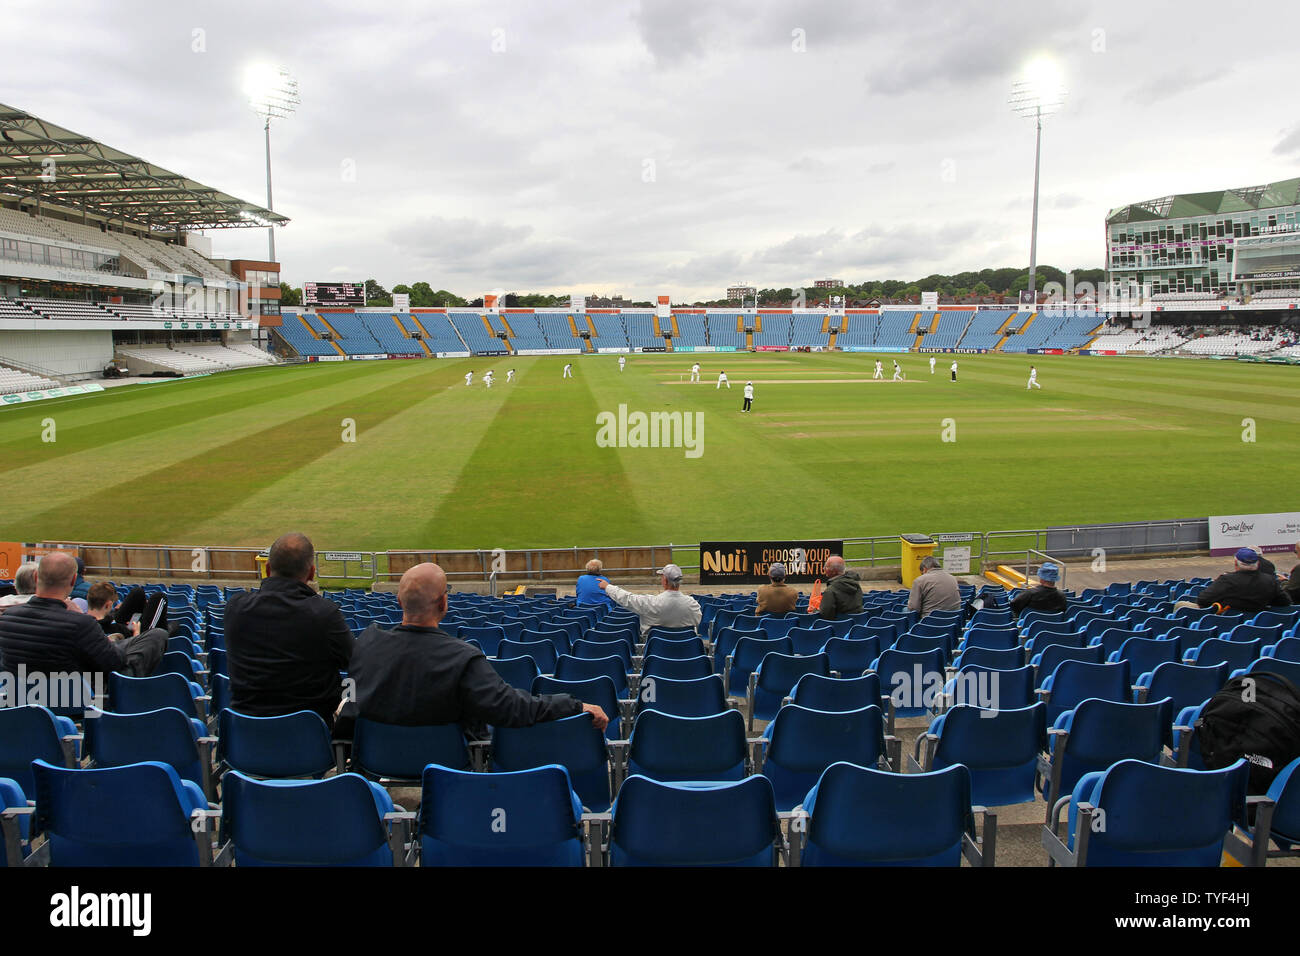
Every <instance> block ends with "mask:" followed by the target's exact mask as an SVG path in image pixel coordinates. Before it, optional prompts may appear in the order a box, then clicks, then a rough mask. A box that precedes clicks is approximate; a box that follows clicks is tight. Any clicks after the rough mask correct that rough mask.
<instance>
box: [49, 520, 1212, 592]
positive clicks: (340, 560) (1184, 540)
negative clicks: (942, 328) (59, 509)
mask: <svg viewBox="0 0 1300 956" xmlns="http://www.w3.org/2000/svg"><path fill="white" fill-rule="evenodd" d="M1207 533H1208V532H1207V525H1206V519H1204V518H1201V519H1184V520H1177V521H1148V522H1128V523H1117V524H1101V525H1078V526H1073V527H1070V526H1066V527H1056V528H1026V529H1020V530H1008V531H986V532H977V531H971V532H964V533H953V532H946V533H940V534H932V535H930V537H931V538H933V539H935V543H936V550H941V548H942V546H943V545H945V544H947V545H959V546H962V547H967V546H969V547H970V549H971V555H970V557H971V568H972V572H973V573H978V569H979V568H980V567H982V566H985V565H988V564H997V563H1005V564H1008V565H1010V566H1012V567H1015V566H1018V565H1019V564H1020V563H1021V562H1022V561H1023V562H1024V563H1025V565H1026V576H1028V570H1029V568H1030V566H1031V564H1032V559H1033V556H1034V555H1038V556H1040V557H1043V558H1047V559H1049V560H1052V561H1054V562H1057V563H1059V564H1061V565H1062V574H1063V575H1064V561H1065V560H1068V559H1070V558H1079V557H1095V556H1096V555H1097V553H1098V552H1099V551H1101V550H1103V548H1099V547H1098V546H1097V544H1096V543H1097V542H1098V541H1103V542H1107V543H1106V544H1105V546H1104V550H1105V551H1106V552H1107V553H1109V554H1112V555H1143V554H1175V553H1205V551H1206V550H1207V547H1208V544H1207V541H1208V539H1207V538H1206V534H1207ZM843 541H844V559H845V562H846V563H847V564H848V565H849V566H850V567H853V568H858V569H862V568H882V567H883V568H898V567H899V566H900V565H901V564H902V542H901V538H900V536H899V535H896V534H894V535H872V536H864V537H855V538H845V539H843ZM34 547H39V548H42V549H54V548H59V549H66V550H72V551H75V552H77V553H78V554H80V556H81V557H82V558H83V559H84V560H85V562H86V566H87V567H86V570H87V572H88V573H90V574H94V575H105V576H118V575H137V576H140V575H147V576H150V577H156V578H178V579H191V580H193V579H207V580H211V579H220V578H234V579H243V578H248V579H256V578H257V577H258V575H259V571H258V568H257V561H256V558H257V556H258V555H259V554H261V553H262V552H261V551H260V550H259V549H257V548H238V547H210V546H200V547H193V546H186V545H142V544H120V543H111V542H74V541H47V542H41V543H40V544H39V546H34ZM331 554H334V555H339V557H337V558H331V557H330V555H331ZM593 558H596V559H599V560H600V561H601V562H602V564H603V565H604V572H605V573H606V574H609V575H611V576H614V577H624V578H626V577H633V576H636V575H645V576H646V577H647V578H649V577H650V576H652V575H653V574H654V573H655V572H656V571H658V570H659V569H660V568H662V567H663V566H664V565H665V564H668V563H670V562H671V563H674V564H677V565H678V566H679V567H680V568H681V569H682V571H683V572H685V573H686V574H688V575H695V574H698V573H699V571H700V547H699V544H698V543H696V544H680V545H679V544H674V543H672V542H669V543H667V544H654V545H620V546H609V547H592V548H582V547H572V548H521V549H515V550H504V549H495V550H484V549H447V550H441V549H428V550H418V551H416V550H409V551H408V550H403V551H349V552H326V551H324V550H320V551H318V552H317V561H318V574H319V576H320V577H323V578H331V579H342V580H348V581H354V582H367V583H370V584H377V583H390V584H391V583H394V582H396V581H397V580H399V579H400V578H401V576H402V574H403V573H405V572H406V570H407V569H408V568H410V567H412V566H414V565H416V564H419V563H422V562H425V561H431V562H436V563H437V564H439V565H441V566H442V568H443V570H444V571H445V572H446V574H447V578H448V580H451V581H474V582H478V583H483V584H493V583H494V582H495V583H497V584H501V585H504V584H505V583H507V582H513V583H520V582H524V581H543V582H544V581H547V580H556V579H570V580H572V579H574V578H576V577H577V576H578V575H580V574H582V573H583V572H584V571H585V570H586V564H587V562H588V561H590V560H591V559H593ZM339 565H341V568H340V567H338V566H339Z"/></svg>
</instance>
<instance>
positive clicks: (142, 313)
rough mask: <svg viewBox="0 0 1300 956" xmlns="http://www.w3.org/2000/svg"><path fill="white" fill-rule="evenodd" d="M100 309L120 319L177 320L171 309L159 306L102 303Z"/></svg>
mask: <svg viewBox="0 0 1300 956" xmlns="http://www.w3.org/2000/svg"><path fill="white" fill-rule="evenodd" d="M100 308H101V309H103V310H104V311H105V312H111V313H112V314H113V315H116V316H117V317H118V318H121V319H128V320H129V319H150V320H153V319H167V320H173V319H176V318H178V316H177V315H176V313H175V312H173V311H172V310H171V309H167V308H164V307H163V306H161V305H157V306H155V305H141V304H139V303H136V302H103V303H100Z"/></svg>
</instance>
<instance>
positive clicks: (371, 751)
mask: <svg viewBox="0 0 1300 956" xmlns="http://www.w3.org/2000/svg"><path fill="white" fill-rule="evenodd" d="M431 763H436V764H441V765H442V766H444V767H450V768H451V769H452V770H468V769H470V758H469V748H468V747H466V745H465V736H464V734H462V733H461V729H460V727H459V726H457V725H456V724H432V725H429V726H426V727H400V726H397V725H395V724H381V723H379V722H377V721H373V720H367V719H365V718H364V717H359V718H357V722H356V727H355V729H354V730H353V732H352V769H353V770H355V771H356V772H358V773H360V774H363V775H365V776H367V777H374V778H378V779H383V780H393V781H404V782H405V781H417V780H420V779H421V777H422V775H423V773H424V768H425V766H426V765H428V764H431Z"/></svg>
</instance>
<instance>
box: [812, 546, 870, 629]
mask: <svg viewBox="0 0 1300 956" xmlns="http://www.w3.org/2000/svg"><path fill="white" fill-rule="evenodd" d="M825 568H826V587H824V588H823V589H822V605H821V607H820V608H818V609H817V613H818V614H819V615H820V616H821V617H824V618H825V619H826V620H828V621H833V620H835V619H836V618H839V617H844V615H846V614H857V613H859V612H860V611H861V610H862V582H861V580H860V579H859V578H858V572H857V571H848V570H845V565H844V559H843V558H842V557H840V556H839V555H838V554H832V555H831V556H830V557H829V558H827V559H826V564H825Z"/></svg>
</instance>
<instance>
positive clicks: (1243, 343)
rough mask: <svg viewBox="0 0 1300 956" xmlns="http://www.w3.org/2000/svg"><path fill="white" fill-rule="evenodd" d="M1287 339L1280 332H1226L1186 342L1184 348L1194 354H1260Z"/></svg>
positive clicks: (1274, 347) (1276, 346)
mask: <svg viewBox="0 0 1300 956" xmlns="http://www.w3.org/2000/svg"><path fill="white" fill-rule="evenodd" d="M1287 340H1288V339H1287V337H1286V336H1284V335H1282V334H1278V333H1272V334H1269V335H1266V336H1260V337H1256V336H1255V335H1248V334H1246V333H1244V332H1226V333H1224V334H1222V335H1205V336H1202V337H1201V338H1197V339H1192V340H1191V341H1188V342H1184V343H1183V345H1182V350H1183V351H1184V352H1191V353H1192V354H1193V355H1259V354H1260V353H1261V352H1271V351H1273V350H1274V349H1276V348H1278V346H1280V345H1281V344H1282V343H1283V342H1285V341H1287Z"/></svg>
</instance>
